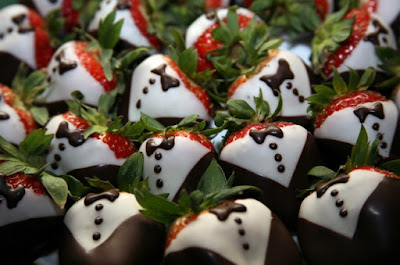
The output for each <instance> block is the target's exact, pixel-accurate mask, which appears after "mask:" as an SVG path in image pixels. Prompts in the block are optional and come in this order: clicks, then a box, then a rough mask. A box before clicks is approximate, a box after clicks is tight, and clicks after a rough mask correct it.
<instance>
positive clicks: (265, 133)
mask: <svg viewBox="0 0 400 265" xmlns="http://www.w3.org/2000/svg"><path fill="white" fill-rule="evenodd" d="M255 101H256V106H257V109H256V111H254V110H253V109H252V108H250V106H249V105H248V104H247V103H246V102H245V101H243V100H229V101H228V102H227V104H228V106H229V107H230V108H229V112H230V113H231V114H233V116H234V117H236V120H235V119H234V118H232V117H229V116H226V117H225V122H224V124H226V123H227V122H228V124H229V122H230V123H235V126H234V127H233V126H232V128H230V126H229V125H228V126H227V128H228V135H229V137H228V136H225V138H226V142H225V144H224V146H223V147H222V150H221V152H220V161H221V165H222V166H223V168H224V169H225V170H226V172H228V173H230V172H235V179H234V184H235V185H237V184H241V185H243V184H246V185H254V186H256V187H258V188H260V189H261V190H262V191H263V194H262V196H261V201H262V202H263V203H264V204H265V205H267V206H268V208H270V209H271V210H272V211H273V212H275V213H276V214H277V215H278V216H279V217H280V218H281V219H282V220H283V222H284V223H285V224H287V225H289V226H290V227H293V226H294V224H295V222H296V220H297V213H298V209H299V206H300V202H301V200H300V199H298V198H297V195H298V194H297V191H298V190H299V189H304V188H306V187H308V186H309V184H310V183H309V179H308V177H307V172H308V171H309V170H310V169H311V168H312V167H313V166H314V165H316V163H317V162H318V149H317V146H316V143H315V140H314V137H313V136H312V135H311V134H310V133H309V132H308V131H307V130H306V129H304V128H303V127H302V126H299V125H295V124H293V123H288V122H272V121H271V120H272V117H273V115H274V114H276V113H277V112H278V111H279V109H277V110H276V111H275V113H274V114H269V113H268V104H267V103H266V101H264V100H263V99H262V97H256V100H255ZM267 115H268V116H267ZM221 116H225V115H221ZM239 117H240V119H237V118H239ZM219 119H220V118H219V117H218V115H217V118H216V120H217V123H220V122H219V121H218V120H219ZM246 119H249V121H246ZM243 120H245V122H243ZM246 124H247V126H246ZM217 125H219V124H217Z"/></svg>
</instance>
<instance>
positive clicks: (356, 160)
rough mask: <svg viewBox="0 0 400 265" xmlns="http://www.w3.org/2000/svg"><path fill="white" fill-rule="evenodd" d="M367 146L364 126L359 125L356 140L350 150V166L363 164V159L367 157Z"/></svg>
mask: <svg viewBox="0 0 400 265" xmlns="http://www.w3.org/2000/svg"><path fill="white" fill-rule="evenodd" d="M368 148H369V143H368V134H367V131H366V130H365V128H364V126H361V130H360V134H359V135H358V138H357V142H356V144H355V145H354V147H353V148H352V150H351V157H350V158H351V159H350V165H349V166H350V168H354V167H356V166H360V165H363V163H364V161H365V159H366V158H367V154H368Z"/></svg>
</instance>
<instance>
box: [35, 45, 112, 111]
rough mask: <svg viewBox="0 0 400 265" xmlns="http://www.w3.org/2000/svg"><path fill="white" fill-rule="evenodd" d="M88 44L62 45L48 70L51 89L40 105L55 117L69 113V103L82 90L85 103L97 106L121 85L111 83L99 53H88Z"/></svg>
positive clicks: (49, 87)
mask: <svg viewBox="0 0 400 265" xmlns="http://www.w3.org/2000/svg"><path fill="white" fill-rule="evenodd" d="M88 44H89V43H88V42H84V41H70V42H68V43H65V44H64V45H62V46H61V47H60V48H59V49H58V50H57V51H56V52H55V54H54V56H53V58H52V59H51V62H50V63H49V65H48V66H47V74H48V80H47V81H48V82H49V86H48V87H47V88H46V89H45V90H44V92H43V93H42V94H41V95H39V96H38V97H37V98H36V102H37V103H40V104H44V105H46V106H48V107H49V108H50V112H52V113H62V112H63V111H65V110H66V105H65V102H64V101H65V100H68V99H72V97H71V93H72V92H73V91H75V90H79V91H80V92H81V93H82V94H83V95H84V96H85V103H87V104H89V105H92V106H97V105H98V101H99V98H100V97H101V95H104V94H105V93H107V92H109V91H111V90H113V89H114V88H115V87H116V85H117V81H116V79H115V77H114V78H111V79H110V80H108V79H107V77H106V74H105V72H104V70H103V66H102V65H101V62H100V55H99V52H100V51H99V50H98V49H90V50H87V49H86V47H87V46H88Z"/></svg>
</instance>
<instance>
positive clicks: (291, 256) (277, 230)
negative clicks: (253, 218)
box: [164, 214, 301, 265]
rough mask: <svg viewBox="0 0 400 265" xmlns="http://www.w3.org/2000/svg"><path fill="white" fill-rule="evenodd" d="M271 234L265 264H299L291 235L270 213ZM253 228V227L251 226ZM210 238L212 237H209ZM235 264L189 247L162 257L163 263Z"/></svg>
mask: <svg viewBox="0 0 400 265" xmlns="http://www.w3.org/2000/svg"><path fill="white" fill-rule="evenodd" d="M272 216H273V219H272V223H271V234H270V237H269V242H268V247H267V249H266V252H265V254H266V255H265V259H264V264H265V265H267V264H268V265H295V264H297V265H300V264H301V256H300V253H299V249H298V248H297V245H296V243H295V242H294V241H293V239H292V236H291V235H290V233H289V232H288V230H287V229H286V228H285V226H284V225H283V224H282V222H281V221H280V220H279V218H278V217H277V216H276V215H275V214H272ZM253 229H254V228H253ZM210 240H212V238H210ZM188 264H190V265H205V264H207V265H235V263H234V262H233V261H229V260H227V259H226V258H224V257H222V256H221V255H219V254H218V253H216V252H214V251H213V250H210V249H204V248H198V247H190V248H186V249H184V250H182V251H177V252H172V253H169V254H168V255H167V256H166V257H165V258H164V265H188Z"/></svg>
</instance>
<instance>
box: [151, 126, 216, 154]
mask: <svg viewBox="0 0 400 265" xmlns="http://www.w3.org/2000/svg"><path fill="white" fill-rule="evenodd" d="M170 136H176V137H177V136H182V137H187V138H189V139H190V140H192V141H196V142H199V143H201V144H202V145H203V146H205V147H207V148H208V149H210V150H211V151H212V152H214V146H213V145H212V143H211V141H210V140H209V139H208V138H207V137H206V136H204V135H202V134H200V133H194V132H189V131H176V132H170V133H167V134H164V133H162V132H160V133H157V134H155V135H154V136H153V137H158V138H168V137H170Z"/></svg>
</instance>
